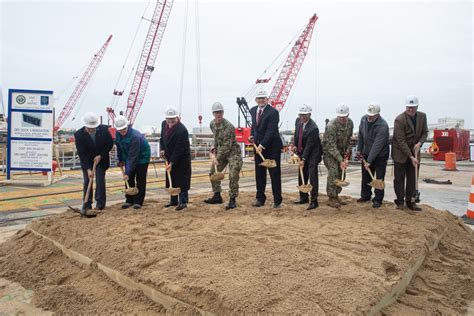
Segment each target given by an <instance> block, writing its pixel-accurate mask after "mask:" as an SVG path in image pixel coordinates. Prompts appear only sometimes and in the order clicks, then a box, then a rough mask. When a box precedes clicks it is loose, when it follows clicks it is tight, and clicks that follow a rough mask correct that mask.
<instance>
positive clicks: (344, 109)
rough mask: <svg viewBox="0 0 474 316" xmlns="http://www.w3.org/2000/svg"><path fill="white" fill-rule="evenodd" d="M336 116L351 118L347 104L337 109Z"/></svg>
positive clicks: (340, 105) (340, 104)
mask: <svg viewBox="0 0 474 316" xmlns="http://www.w3.org/2000/svg"><path fill="white" fill-rule="evenodd" d="M336 115H337V116H338V117H346V116H349V107H348V106H347V105H346V104H345V103H339V105H338V106H337V108H336Z"/></svg>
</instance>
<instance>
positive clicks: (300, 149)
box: [298, 123, 303, 154]
mask: <svg viewBox="0 0 474 316" xmlns="http://www.w3.org/2000/svg"><path fill="white" fill-rule="evenodd" d="M302 152H303V123H300V128H299V129H298V154H301V153H302Z"/></svg>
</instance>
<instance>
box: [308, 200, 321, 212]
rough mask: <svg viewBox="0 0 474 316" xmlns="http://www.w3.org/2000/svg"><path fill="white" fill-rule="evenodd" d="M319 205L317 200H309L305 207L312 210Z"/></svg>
mask: <svg viewBox="0 0 474 316" xmlns="http://www.w3.org/2000/svg"><path fill="white" fill-rule="evenodd" d="M318 207H319V204H318V201H315V202H311V203H309V206H308V208H307V210H308V211H309V210H314V209H315V208H318Z"/></svg>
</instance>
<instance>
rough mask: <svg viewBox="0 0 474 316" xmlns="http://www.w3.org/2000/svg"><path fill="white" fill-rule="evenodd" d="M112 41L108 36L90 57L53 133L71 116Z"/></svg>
mask: <svg viewBox="0 0 474 316" xmlns="http://www.w3.org/2000/svg"><path fill="white" fill-rule="evenodd" d="M111 40H112V35H110V36H109V37H108V38H107V41H105V43H104V45H102V47H101V49H100V50H99V51H98V52H97V54H95V55H94V57H92V60H91V62H90V63H89V66H88V67H87V69H86V71H85V72H84V74H83V75H82V77H81V79H80V80H79V83H78V84H77V86H76V88H75V89H74V91H73V93H72V94H71V96H70V97H69V99H68V100H67V102H66V104H65V105H64V107H63V109H62V111H61V113H59V116H58V119H57V120H56V122H55V124H54V131H55V132H57V131H58V130H59V129H60V128H61V127H62V126H63V124H64V122H65V121H66V120H67V118H68V117H69V115H70V114H71V112H72V110H73V109H74V107H75V106H76V103H77V101H78V100H79V98H80V97H81V95H82V93H83V92H84V90H85V88H86V87H87V85H88V84H89V81H90V80H91V78H92V76H93V75H94V73H95V71H96V70H97V68H98V67H99V64H100V62H101V61H102V57H104V54H105V50H106V49H107V47H108V46H109V44H110V41H111Z"/></svg>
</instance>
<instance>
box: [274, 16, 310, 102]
mask: <svg viewBox="0 0 474 316" xmlns="http://www.w3.org/2000/svg"><path fill="white" fill-rule="evenodd" d="M317 20H318V16H317V15H316V14H314V15H313V16H312V17H311V18H310V19H309V23H308V24H307V25H306V27H305V29H304V30H303V32H301V34H300V36H299V37H298V39H297V40H296V42H295V44H294V45H293V47H292V49H291V51H290V54H289V55H288V57H287V59H286V61H285V64H284V66H283V68H282V70H281V72H280V75H279V76H278V79H277V80H276V82H275V86H274V87H273V90H272V92H271V93H270V95H269V100H270V104H271V105H272V106H273V107H274V108H276V109H277V110H278V111H281V110H282V109H283V107H284V106H285V103H286V100H287V99H288V96H289V95H290V92H291V88H292V87H293V84H294V83H295V81H296V77H297V76H298V73H299V71H300V69H301V66H302V65H303V61H304V59H305V57H306V54H307V53H308V48H309V44H310V42H311V36H312V34H313V30H314V25H315V24H316V21H317Z"/></svg>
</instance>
